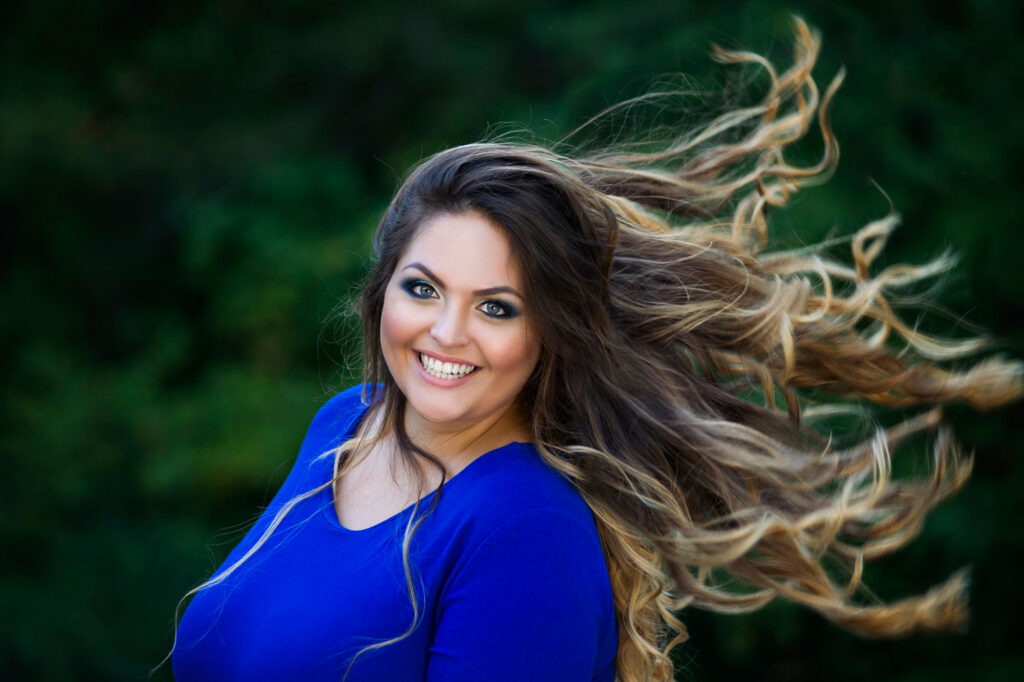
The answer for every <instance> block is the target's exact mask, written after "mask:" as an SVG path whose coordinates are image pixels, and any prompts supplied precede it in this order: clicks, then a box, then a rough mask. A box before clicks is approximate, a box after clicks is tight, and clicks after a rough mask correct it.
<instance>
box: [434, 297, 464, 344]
mask: <svg viewBox="0 0 1024 682" xmlns="http://www.w3.org/2000/svg"><path fill="white" fill-rule="evenodd" d="M430 336H431V337H432V338H433V339H434V340H435V341H437V343H438V344H439V345H441V346H448V347H458V346H464V345H466V344H467V343H468V342H469V336H468V334H467V332H466V319H465V316H464V315H463V314H462V312H461V311H460V310H458V309H457V308H456V307H454V306H445V307H444V308H443V309H442V310H441V311H440V312H439V314H438V316H437V319H436V320H434V324H433V325H432V326H431V327H430Z"/></svg>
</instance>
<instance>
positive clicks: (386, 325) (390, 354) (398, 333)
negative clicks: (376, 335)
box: [380, 291, 415, 363]
mask: <svg viewBox="0 0 1024 682" xmlns="http://www.w3.org/2000/svg"><path fill="white" fill-rule="evenodd" d="M401 308H402V306H401V304H400V302H398V301H395V300H394V297H393V295H392V293H391V292H390V291H389V292H388V293H387V294H386V295H385V297H384V306H383V308H382V309H381V315H380V346H381V349H382V350H383V351H384V358H385V359H386V360H387V361H388V362H389V363H390V362H391V361H392V359H393V358H394V357H395V356H396V354H399V353H401V351H402V349H403V347H404V346H405V345H406V344H408V343H409V342H411V340H412V338H413V337H414V336H415V329H414V328H413V327H414V324H413V317H412V316H410V315H408V314H403V312H402V309H401Z"/></svg>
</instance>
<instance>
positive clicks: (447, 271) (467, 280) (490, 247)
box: [398, 211, 521, 289]
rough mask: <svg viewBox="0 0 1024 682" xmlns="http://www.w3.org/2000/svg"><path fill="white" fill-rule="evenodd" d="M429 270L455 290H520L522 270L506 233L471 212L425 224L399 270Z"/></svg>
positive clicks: (400, 262)
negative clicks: (416, 267)
mask: <svg viewBox="0 0 1024 682" xmlns="http://www.w3.org/2000/svg"><path fill="white" fill-rule="evenodd" d="M417 262H418V263H421V264H423V265H425V266H427V267H428V268H429V269H430V270H431V271H432V272H434V273H435V274H436V275H437V276H438V277H440V278H441V279H443V280H444V281H445V283H446V284H448V285H450V286H451V287H452V288H455V287H459V286H462V285H466V286H469V287H471V288H474V289H481V288H488V287H494V286H503V285H504V286H512V287H515V288H517V289H518V288H520V284H521V278H520V273H519V267H518V265H517V264H516V262H515V259H514V258H513V255H512V250H511V248H510V247H509V242H508V238H507V237H506V236H505V232H504V230H502V228H500V227H498V226H497V225H496V224H494V222H492V221H491V220H489V219H488V218H486V217H485V216H484V215H482V214H480V213H477V212H473V211H469V212H466V213H457V214H448V213H445V214H441V215H438V216H435V217H433V218H431V219H429V220H427V221H426V222H424V223H423V224H422V225H421V226H420V227H419V229H417V230H416V235H415V236H414V237H413V238H412V241H410V242H409V246H408V247H407V248H406V250H405V253H404V254H403V255H402V258H401V259H400V260H399V262H398V269H399V270H401V269H402V268H404V267H406V266H407V265H409V264H410V263H417Z"/></svg>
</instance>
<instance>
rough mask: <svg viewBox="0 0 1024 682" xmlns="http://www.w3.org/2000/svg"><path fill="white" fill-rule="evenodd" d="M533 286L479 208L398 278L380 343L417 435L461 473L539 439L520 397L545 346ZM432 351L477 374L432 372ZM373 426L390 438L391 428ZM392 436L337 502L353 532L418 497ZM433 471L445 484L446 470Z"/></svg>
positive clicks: (443, 227)
mask: <svg viewBox="0 0 1024 682" xmlns="http://www.w3.org/2000/svg"><path fill="white" fill-rule="evenodd" d="M522 291H523V288H522V280H521V276H520V273H519V268H518V267H517V266H516V264H515V263H514V261H513V259H512V253H511V250H510V249H509V245H508V240H507V239H506V237H505V235H504V233H503V232H502V230H501V228H499V227H497V226H496V225H495V224H494V223H492V222H491V221H490V220H489V219H488V218H486V217H485V216H483V215H482V214H480V213H477V212H472V211H471V212H466V213H460V214H455V215H452V214H442V215H439V216H436V217H434V218H433V219H431V220H428V221H427V222H425V223H424V224H423V225H422V226H421V227H420V228H419V229H418V230H417V233H416V236H415V237H414V238H413V239H412V241H411V242H410V243H409V246H408V248H407V249H406V252H405V253H404V254H403V255H402V258H401V259H400V260H399V262H398V264H397V266H396V267H395V271H394V273H393V274H392V276H391V280H390V281H389V282H388V287H387V290H386V292H385V295H384V304H383V310H382V314H381V331H380V341H381V348H382V350H383V353H384V360H385V362H386V363H387V366H388V369H389V371H390V372H391V375H392V376H393V377H394V379H395V383H396V384H397V386H398V388H399V390H401V391H402V393H403V394H404V395H405V397H406V399H407V406H406V410H405V427H406V431H407V433H408V434H409V436H410V437H411V438H412V440H413V442H414V443H416V444H417V445H419V446H420V447H422V448H424V449H425V450H427V451H428V452H430V453H432V454H434V455H435V456H437V457H438V458H439V459H440V460H441V461H442V463H443V464H444V466H445V469H446V471H447V475H448V476H449V477H451V476H454V475H456V474H457V473H458V472H459V471H461V470H462V469H463V468H465V467H466V466H467V465H468V464H469V463H470V462H472V461H473V460H474V459H476V458H477V457H479V456H480V455H482V454H484V453H486V452H489V451H490V450H493V449H494V448H497V447H500V446H502V445H505V444H507V443H509V442H512V441H529V440H530V433H529V429H528V427H527V424H526V423H525V420H524V419H523V416H522V414H521V413H520V411H519V409H518V407H517V401H516V398H517V397H518V396H519V393H520V392H521V391H522V388H523V386H524V384H525V383H526V381H527V380H528V379H529V377H530V375H531V374H532V372H533V370H534V368H535V367H536V365H537V361H538V358H539V356H540V343H539V340H538V339H537V335H536V334H535V332H534V331H533V329H532V328H531V325H530V320H529V316H528V315H527V313H526V305H525V303H526V302H525V301H524V300H523V298H522ZM421 353H425V354H427V355H429V356H431V357H433V358H436V359H438V360H441V361H451V362H455V363H458V364H464V365H472V366H474V367H475V368H476V369H474V370H473V371H472V372H471V373H469V374H468V375H466V376H465V377H463V378H460V379H456V380H446V379H439V378H436V377H432V376H430V375H429V373H428V372H427V371H426V370H425V369H424V367H423V365H422V363H421V361H420V354H421ZM364 427H365V428H366V429H367V430H368V432H369V433H375V432H376V433H380V428H381V425H380V424H365V425H364ZM381 436H382V437H380V438H378V439H377V441H376V444H375V445H373V446H372V448H371V449H370V451H368V452H362V453H358V455H357V457H356V458H357V460H358V464H355V465H354V467H353V468H352V469H350V470H349V471H348V472H347V473H346V474H345V475H344V476H343V477H342V480H341V481H340V482H339V487H338V490H337V492H338V494H337V495H336V497H335V507H336V510H337V511H338V517H339V519H340V520H341V521H342V523H343V524H344V525H346V526H347V527H349V528H358V527H367V526H369V525H373V523H374V522H377V521H380V520H383V519H384V518H387V517H388V516H390V515H391V514H393V513H396V512H397V511H400V510H401V509H402V508H403V507H404V506H405V505H406V504H408V503H410V502H411V501H412V500H413V499H415V497H414V495H415V492H414V487H415V486H413V485H412V478H411V477H410V476H408V474H403V472H401V471H396V470H395V469H394V467H393V466H392V464H393V463H394V462H395V461H396V460H397V457H396V456H395V452H396V445H395V443H394V440H393V438H392V436H391V435H390V434H387V433H384V434H381ZM354 454H355V453H354ZM423 473H424V474H425V475H426V476H427V478H428V481H430V485H431V486H433V485H436V483H437V481H436V480H433V479H434V477H436V476H437V472H436V470H433V469H432V468H431V467H424V468H423Z"/></svg>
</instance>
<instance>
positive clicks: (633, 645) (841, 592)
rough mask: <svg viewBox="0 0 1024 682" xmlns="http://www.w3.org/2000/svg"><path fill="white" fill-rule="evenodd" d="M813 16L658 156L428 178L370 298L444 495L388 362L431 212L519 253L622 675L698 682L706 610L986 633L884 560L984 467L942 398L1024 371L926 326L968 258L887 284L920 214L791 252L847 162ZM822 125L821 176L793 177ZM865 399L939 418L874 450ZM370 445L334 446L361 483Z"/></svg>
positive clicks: (538, 377)
mask: <svg viewBox="0 0 1024 682" xmlns="http://www.w3.org/2000/svg"><path fill="white" fill-rule="evenodd" d="M795 26H796V30H795V35H796V37H795V56H794V60H793V63H792V65H790V66H789V67H788V68H786V69H785V70H782V71H781V72H780V71H777V70H776V67H775V66H773V65H772V64H771V63H770V62H768V61H767V60H766V59H765V58H763V57H761V56H759V55H757V54H753V53H749V52H726V51H722V50H717V51H716V53H715V56H716V58H717V59H718V60H720V61H722V62H726V63H729V64H738V65H745V66H747V67H753V68H757V69H760V70H763V72H764V73H765V74H766V75H767V79H768V81H769V85H768V88H767V92H766V93H765V95H764V97H763V99H762V100H761V101H760V102H759V103H758V104H755V105H753V106H749V107H744V108H737V109H734V110H731V111H728V112H726V113H724V114H722V115H720V116H718V117H717V118H715V119H714V120H712V121H711V122H710V123H709V124H707V125H705V126H702V127H700V128H698V129H696V130H692V131H689V132H687V133H685V134H681V135H679V136H677V137H675V138H673V139H672V140H671V141H670V142H668V143H666V144H665V145H663V147H662V148H661V149H656V150H652V148H651V147H652V145H651V144H650V142H649V141H645V142H644V144H643V145H637V146H630V145H628V144H619V145H618V146H616V147H614V148H611V149H606V150H604V151H601V152H600V153H595V154H588V155H584V156H580V155H573V154H568V155H567V154H561V153H556V152H553V151H551V150H549V149H545V148H542V147H538V146H526V145H518V144H512V143H506V142H499V143H482V144H471V145H465V146H460V147H456V148H453V149H450V150H447V151H444V152H441V153H439V154H437V155H435V156H432V157H430V158H429V159H427V160H425V161H424V162H423V163H421V164H420V165H419V166H418V167H417V168H416V169H415V170H414V171H413V173H412V174H411V175H410V177H409V178H408V179H407V180H406V182H405V183H404V184H403V186H402V187H401V189H400V190H399V192H398V193H397V195H396V196H395V198H394V200H393V201H392V203H391V205H390V206H389V208H388V211H387V213H386V214H385V216H384V217H383V219H382V221H381V225H380V229H379V230H378V235H377V240H376V256H377V261H376V263H375V265H374V267H373V270H372V272H371V273H370V275H369V278H368V281H367V286H366V288H365V290H364V294H363V298H362V301H361V304H360V307H361V311H360V312H361V315H362V319H363V325H364V330H363V331H364V344H365V362H366V368H365V379H366V381H368V382H373V383H379V384H380V385H379V386H377V387H376V388H374V389H372V390H373V392H375V393H378V394H379V395H378V396H375V397H379V398H380V399H379V400H377V401H376V402H374V404H373V406H372V407H371V408H370V417H369V419H370V420H373V419H379V420H381V421H380V422H379V423H382V424H385V425H386V428H390V429H393V431H394V433H395V435H396V437H397V440H398V443H399V444H400V445H401V449H402V455H403V457H405V458H406V460H407V461H408V462H409V463H410V464H412V463H417V462H418V463H423V462H430V463H432V464H433V465H434V466H436V467H438V468H439V470H440V473H441V481H442V482H441V486H440V487H441V488H443V486H444V468H443V466H441V464H440V462H439V461H438V460H437V459H436V458H434V457H432V456H431V454H430V453H428V452H425V451H423V450H422V449H420V448H418V447H417V446H415V445H414V444H413V443H412V441H411V440H410V438H409V436H408V434H406V433H405V431H404V426H403V420H402V414H403V410H404V407H405V401H404V397H403V396H402V394H401V392H400V391H398V390H397V389H396V386H395V383H394V380H393V378H391V377H390V376H389V373H388V370H387V367H386V365H385V364H384V361H383V357H382V354H381V348H380V321H381V305H382V300H383V292H384V289H385V287H386V284H387V282H388V279H389V278H390V277H391V275H392V272H393V271H394V267H395V263H396V262H397V261H398V259H399V258H400V256H401V254H402V252H403V249H404V248H405V246H406V245H407V244H408V243H409V241H410V239H411V238H412V235H414V234H415V231H416V229H417V228H418V227H419V226H420V225H422V224H423V223H424V221H426V220H428V219H429V218H431V217H434V216H437V215H441V214H459V213H463V212H466V211H475V212H479V213H480V214H483V215H484V216H486V217H487V218H488V219H490V220H491V221H493V223H494V224H496V225H498V226H500V227H501V228H502V230H503V231H504V232H505V234H506V236H507V237H508V240H509V244H510V248H511V251H512V253H513V256H514V259H515V261H516V264H517V265H518V266H519V267H520V268H521V271H522V274H523V282H524V287H525V289H526V291H525V292H524V299H525V300H526V301H527V312H528V314H529V315H530V317H531V320H532V321H533V324H534V325H535V327H536V330H537V333H538V334H539V337H540V339H541V347H542V351H541V358H540V361H539V364H538V366H537V368H536V371H535V372H534V373H533V375H532V376H531V378H530V380H529V381H528V382H527V384H526V386H525V388H524V390H523V393H522V395H521V396H520V398H519V401H520V404H521V408H522V410H523V413H524V414H525V415H527V416H528V419H529V423H530V425H531V429H532V437H533V441H534V443H535V444H536V446H537V448H538V450H539V452H540V453H541V456H542V457H543V458H544V459H545V461H546V462H547V463H548V464H549V465H550V466H552V467H554V468H555V469H557V470H558V471H559V472H561V473H562V474H563V475H564V476H565V477H567V478H568V479H569V480H570V481H572V483H573V484H574V485H575V486H576V488H577V489H578V490H579V491H580V492H581V493H582V495H583V497H584V498H585V499H586V501H587V503H588V504H589V506H590V508H591V509H592V511H593V512H594V515H595V517H596V520H597V525H598V529H599V532H600V535H601V540H602V543H603V549H604V552H605V557H606V560H607V563H608V568H609V573H610V576H611V581H612V588H613V592H614V600H615V609H616V616H617V620H618V626H619V635H620V642H619V649H618V658H617V669H618V679H620V680H624V681H628V682H641V681H646V680H669V679H671V678H672V675H673V667H672V662H671V660H670V658H669V655H668V652H669V651H670V650H671V649H672V647H674V646H675V645H676V644H678V643H679V642H681V641H682V640H683V639H685V637H686V629H685V627H684V625H683V623H682V622H681V620H680V618H681V617H682V616H681V614H680V611H681V610H683V609H685V608H686V607H690V606H696V607H700V608H704V609H710V610H713V611H718V612H727V613H737V612H744V611H751V610H754V609H757V608H759V607H761V606H763V605H765V604H767V603H768V602H770V601H772V600H773V599H776V598H783V599H786V600H789V601H793V602H797V603H799V604H803V605H805V606H807V607H809V608H811V609H814V610H815V611H817V612H818V613H820V614H821V615H822V616H824V617H825V618H827V619H829V620H831V621H833V622H835V623H837V624H838V625H840V626H842V627H844V628H847V629H849V630H852V631H855V632H858V633H861V634H865V635H873V636H884V635H898V634H901V633H905V632H908V631H911V630H914V629H940V628H950V627H956V626H957V625H959V624H961V623H962V621H963V619H964V618H965V596H964V594H965V588H966V579H965V575H964V574H963V573H958V574H956V575H954V576H952V577H950V578H949V579H948V580H947V581H946V582H944V583H942V584H941V585H938V586H936V587H933V588H932V589H930V590H928V591H927V592H925V593H924V594H922V595H919V596H910V597H907V598H905V599H902V600H900V601H896V602H892V603H884V602H882V601H879V600H878V599H876V598H874V597H873V596H872V595H871V593H870V592H869V591H868V590H867V588H866V586H864V585H863V584H862V581H861V577H862V571H863V566H864V562H865V561H868V560H871V559H874V558H877V557H879V556H881V555H884V554H887V553H889V552H892V551H893V550H896V549H898V548H900V547H902V546H904V545H905V544H906V543H908V542H909V541H910V540H912V539H913V538H914V536H915V535H916V534H917V533H918V531H919V530H920V528H921V525H922V523H923V521H924V519H925V516H926V515H927V513H928V512H929V510H931V509H932V508H933V507H934V506H935V505H936V504H937V503H938V502H939V501H941V500H942V499H943V498H944V497H946V496H948V495H949V494H951V493H953V492H954V491H956V490H957V489H958V488H959V487H960V486H962V485H963V484H964V483H965V481H966V479H967V477H968V474H969V472H970V464H971V460H970V457H968V456H965V455H962V454H961V452H960V450H959V449H958V447H957V445H956V444H955V442H954V440H953V438H952V436H951V434H950V433H949V430H948V429H947V428H946V427H945V426H944V425H943V424H942V419H941V414H940V412H939V408H940V407H941V405H942V404H944V403H947V402H952V401H962V402H965V403H967V404H969V405H971V406H972V407H975V408H978V409H985V408H990V407H994V406H997V405H1000V404H1003V403H1006V402H1008V401H1010V400H1013V399H1015V398H1017V397H1018V396H1020V394H1021V392H1022V368H1021V365H1020V364H1019V363H1017V362H1012V361H1006V360H1001V359H985V360H981V361H978V362H975V363H973V364H971V363H969V362H967V361H965V360H964V358H966V357H968V356H971V355H974V354H977V353H978V352H980V351H982V350H984V349H985V348H986V347H987V343H986V341H985V340H984V339H982V338H969V339H955V340H954V339H945V338H939V337H935V336H930V335H927V334H925V333H923V332H922V331H919V330H918V329H917V327H916V326H915V324H913V322H908V321H906V320H905V319H904V318H903V317H902V316H901V314H900V312H899V306H898V305H897V301H898V298H899V296H900V295H902V294H904V293H906V292H908V291H909V290H910V289H912V288H913V286H914V285H915V284H917V283H920V282H921V281H922V280H926V279H928V278H932V277H934V276H936V275H938V274H940V273H942V272H944V271H946V270H948V269H949V268H950V267H951V265H952V262H951V260H950V259H949V258H940V259H938V260H935V261H933V262H930V263H926V264H923V265H916V266H913V265H891V266H888V267H885V268H882V269H877V268H873V267H872V266H873V263H874V261H875V260H876V259H877V257H878V255H879V254H880V252H881V251H882V249H883V247H884V244H885V241H886V239H887V237H888V235H889V234H890V232H891V231H892V230H893V229H894V228H895V227H896V224H897V218H896V217H895V216H889V217H886V218H883V219H881V220H879V221H877V222H874V223H871V224H869V225H868V226H866V227H864V228H863V229H861V230H860V231H858V232H857V233H856V234H854V235H853V236H852V238H851V239H850V240H849V244H850V250H851V253H850V257H849V258H848V259H846V262H843V261H842V260H836V259H834V258H832V257H831V256H830V255H829V251H828V250H827V249H826V246H827V245H825V244H821V245H812V246H811V247H805V248H802V249H799V250H793V251H776V250H773V249H772V248H771V244H772V240H771V238H770V237H771V235H770V226H769V224H768V221H767V214H768V211H769V209H770V208H771V209H772V210H779V209H781V208H782V207H784V206H785V205H786V204H787V202H788V201H789V200H790V198H791V197H792V196H793V194H794V193H796V192H797V191H799V190H801V189H803V188H806V187H808V186H811V185H814V184H816V183H820V182H823V181H824V180H826V179H827V178H828V176H829V175H830V174H831V172H832V170H833V169H834V167H835V164H836V163H837V161H838V157H839V147H838V144H837V142H836V139H835V138H834V137H833V134H832V129H831V127H830V122H829V109H830V106H831V104H832V100H833V98H834V95H835V93H836V91H837V89H838V88H839V85H840V82H841V80H842V75H841V74H840V75H839V76H837V77H836V78H834V79H833V80H832V81H831V82H830V83H829V85H828V87H827V88H825V89H824V91H823V92H822V91H820V90H819V87H818V85H817V84H816V83H815V80H814V79H813V77H812V75H811V71H812V68H813V66H814V64H815V60H816V58H817V55H818V50H819V45H820V41H819V38H818V36H817V35H816V34H815V33H814V32H812V31H811V30H810V29H809V28H808V27H807V26H806V25H805V24H804V23H803V22H802V21H800V20H797V21H796V23H795ZM812 129H813V130H815V131H816V133H817V134H819V135H820V138H821V144H822V151H821V154H820V157H819V158H818V160H817V162H815V163H813V164H811V165H795V164H793V163H791V162H790V161H788V160H787V158H786V155H787V151H788V150H789V149H790V147H791V145H792V144H793V143H794V142H796V141H797V140H800V139H801V138H803V137H804V136H805V135H807V134H808V132H809V131H811V130H812ZM954 361H955V366H954ZM864 402H869V403H874V404H877V405H879V406H882V407H889V408H908V407H909V408H917V410H916V416H911V417H909V418H908V419H906V420H905V421H903V422H901V423H899V424H898V425H896V426H892V427H889V428H881V427H878V428H877V429H874V431H873V432H872V429H871V428H868V427H866V424H867V422H866V420H863V419H861V420H860V423H861V425H862V428H861V435H860V436H858V437H857V438H851V437H850V436H849V433H841V432H839V431H834V432H833V431H832V430H830V429H829V428H828V422H827V421H826V419H825V418H827V417H828V416H830V415H833V414H835V413H837V412H839V413H842V412H845V413H850V412H855V411H856V410H858V409H860V407H859V406H860V405H861V404H862V403H864ZM922 433H923V434H925V435H926V436H927V438H928V440H929V442H930V458H931V466H930V474H929V475H927V476H925V477H923V478H919V479H914V478H911V479H904V478H895V477H893V476H892V475H891V467H890V455H891V452H892V451H893V449H894V448H896V447H897V446H898V445H899V444H900V443H901V441H904V440H905V439H907V438H908V437H910V436H914V435H916V434H922ZM353 445H354V443H353V442H352V441H350V442H348V443H345V444H342V445H341V446H340V447H339V448H338V449H337V451H336V452H333V453H332V454H333V456H334V457H335V463H336V464H335V472H336V479H337V478H338V477H340V476H341V475H342V474H344V472H345V471H346V469H347V467H349V466H350V465H351V464H352V463H351V462H350V461H348V460H347V459H345V460H343V458H342V455H343V454H344V453H345V452H346V451H348V450H350V449H352V447H353ZM410 470H412V471H414V472H421V469H420V468H419V466H412V467H410ZM419 480H420V481H421V482H424V481H425V479H424V478H423V477H422V475H421V477H420V479H419ZM327 485H329V483H328V484H327ZM439 500H441V496H435V498H434V501H433V503H432V506H431V509H432V508H433V505H436V504H438V503H439ZM293 502H294V501H293ZM440 503H441V504H443V501H441V502H440ZM290 509H291V505H287V506H285V507H284V508H283V509H282V510H281V512H280V513H279V515H278V518H277V519H276V520H275V523H274V524H272V525H271V527H270V529H269V530H268V531H267V535H269V533H272V532H273V530H274V528H276V527H277V525H278V524H279V523H280V521H281V518H283V516H284V515H286V514H287V513H288V511H289V510H290ZM431 509H427V510H426V511H425V512H424V513H421V514H420V515H419V516H417V514H416V513H414V514H413V516H412V517H410V523H409V525H408V526H407V527H406V529H405V537H404V538H403V557H404V558H405V560H406V565H405V568H406V574H407V578H408V581H407V583H408V589H409V592H410V598H411V599H412V602H413V605H414V607H415V606H416V604H417V600H416V591H415V586H414V581H413V580H412V578H411V572H410V568H409V548H410V539H411V537H412V535H413V534H414V533H415V532H416V529H417V527H418V525H419V524H420V523H421V522H422V520H423V518H424V517H425V515H427V514H429V513H430V511H431ZM265 538H266V536H264V538H263V539H262V540H261V542H260V543H259V544H262V542H263V540H265ZM259 544H257V546H256V547H255V548H253V550H251V551H250V552H249V553H247V555H246V556H245V557H243V558H242V559H241V560H240V562H239V563H241V562H242V561H245V560H246V559H247V558H248V557H249V556H251V554H252V553H253V552H255V551H256V550H257V549H258V547H259ZM236 566H237V564H236ZM234 568H235V567H231V568H229V569H228V571H227V573H230V572H231V570H233V569H234ZM923 587H924V586H923ZM198 589H202V587H200V588H198ZM414 610H415V609H414ZM420 617H421V614H420V613H419V612H416V614H415V616H414V619H413V622H412V623H410V629H409V631H408V632H411V631H412V629H414V628H415V627H416V625H417V619H418V618H420ZM408 632H407V633H405V634H406V635H407V634H408ZM395 634H396V636H397V639H401V637H403V636H405V635H403V634H402V633H395ZM393 641H395V640H389V642H393ZM389 642H382V643H379V644H375V645H373V648H377V647H379V646H386V645H387V644H388V643H389Z"/></svg>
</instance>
